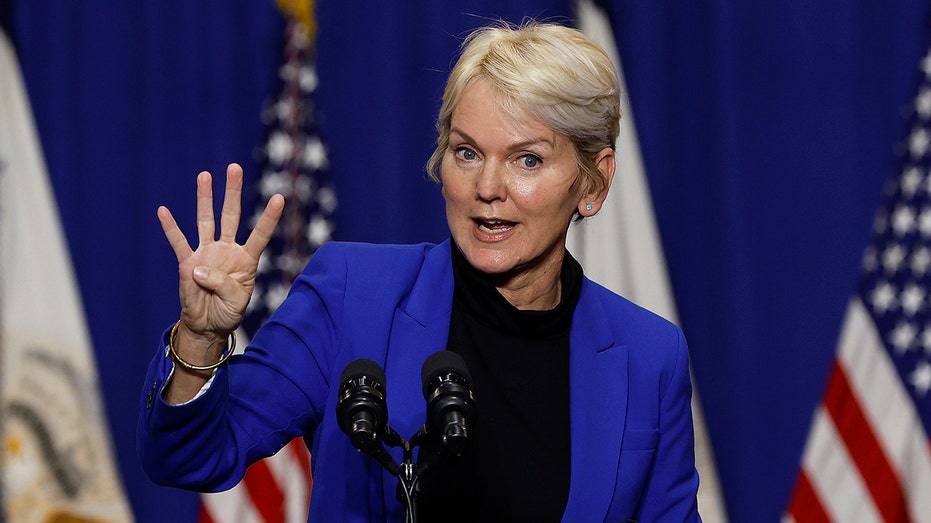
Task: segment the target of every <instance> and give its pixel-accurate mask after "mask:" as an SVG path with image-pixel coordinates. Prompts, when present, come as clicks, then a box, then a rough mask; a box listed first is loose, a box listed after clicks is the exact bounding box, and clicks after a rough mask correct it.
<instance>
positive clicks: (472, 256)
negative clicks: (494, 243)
mask: <svg viewBox="0 0 931 523" xmlns="http://www.w3.org/2000/svg"><path fill="white" fill-rule="evenodd" d="M462 254H463V255H465V258H466V260H468V261H469V264H470V265H472V266H473V267H475V268H476V269H478V270H480V271H482V272H484V273H486V274H503V273H506V272H509V271H510V270H512V269H513V268H514V266H515V265H516V264H515V263H514V261H513V260H512V259H511V257H510V256H508V255H507V254H506V253H502V252H499V251H495V250H490V249H481V248H468V247H467V248H466V249H465V250H463V251H462Z"/></svg>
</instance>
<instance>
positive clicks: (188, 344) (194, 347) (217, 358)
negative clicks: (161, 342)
mask: <svg viewBox="0 0 931 523" xmlns="http://www.w3.org/2000/svg"><path fill="white" fill-rule="evenodd" d="M227 338H228V339H229V343H227V341H226V340H227ZM168 349H169V350H168V352H169V354H170V356H171V359H173V360H174V361H175V363H177V364H178V365H179V366H180V367H182V368H183V369H185V370H188V371H192V372H194V373H197V374H200V373H202V372H210V371H213V369H215V368H217V367H219V366H220V365H222V364H223V363H224V362H226V360H227V359H229V357H230V356H231V355H232V354H233V351H235V350H236V333H235V332H231V333H229V335H228V336H223V337H219V336H215V335H210V334H207V335H203V334H196V333H194V332H192V331H191V330H190V329H188V328H186V327H185V326H184V322H182V321H178V322H177V323H176V324H175V326H174V327H172V329H171V332H170V333H169V335H168Z"/></svg>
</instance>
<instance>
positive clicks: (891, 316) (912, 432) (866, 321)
mask: <svg viewBox="0 0 931 523" xmlns="http://www.w3.org/2000/svg"><path fill="white" fill-rule="evenodd" d="M922 69H923V71H924V74H925V76H924V79H923V82H922V85H921V87H920V89H919V93H918V95H917V96H916V97H915V100H914V106H913V110H912V111H911V116H910V132H909V135H908V137H907V140H906V146H905V147H904V162H903V166H902V170H901V172H900V174H899V175H898V176H896V177H895V179H893V180H891V181H890V182H889V183H888V184H887V186H886V195H885V201H884V203H883V206H882V207H881V208H880V210H879V212H878V213H877V217H876V220H875V223H874V226H873V232H872V238H871V241H870V244H869V246H868V247H867V248H866V252H865V254H864V257H863V262H862V270H861V276H860V280H859V284H858V286H857V290H856V292H855V293H854V295H853V296H852V297H851V299H850V302H849V304H848V307H847V312H846V317H845V320H844V324H843V326H842V329H841V335H840V340H839V341H838V345H837V352H836V354H835V358H834V364H833V366H832V368H831V371H830V376H829V377H828V383H827V389H826V391H825V393H824V397H823V398H822V401H821V403H820V405H818V407H817V410H816V412H815V416H814V421H813V422H812V426H811V429H810V432H809V435H808V440H807V442H806V444H805V450H804V454H803V456H802V464H801V471H800V473H799V477H798V480H797V482H796V485H795V488H794V491H793V493H792V497H791V499H790V501H789V505H788V507H787V509H786V514H785V516H784V518H783V519H784V521H786V522H792V521H794V522H797V523H807V522H822V521H825V522H827V521H837V522H844V523H847V522H852V523H857V522H873V521H885V522H897V523H898V522H903V523H904V522H915V523H918V522H931V307H929V305H928V293H929V290H931V177H929V173H928V170H929V165H931V155H929V152H931V151H929V144H931V49H929V50H928V54H927V55H926V57H925V58H924V61H923V62H922Z"/></svg>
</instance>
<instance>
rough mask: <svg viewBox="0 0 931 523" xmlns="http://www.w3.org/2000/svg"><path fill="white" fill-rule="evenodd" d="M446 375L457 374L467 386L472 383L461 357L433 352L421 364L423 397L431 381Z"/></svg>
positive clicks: (446, 352) (446, 351) (450, 353)
mask: <svg viewBox="0 0 931 523" xmlns="http://www.w3.org/2000/svg"><path fill="white" fill-rule="evenodd" d="M448 373H453V374H458V375H459V376H460V377H462V378H464V379H465V380H466V383H467V384H471V383H472V376H470V375H469V370H468V367H466V363H465V360H464V359H462V356H460V355H459V354H457V353H455V352H452V351H448V350H442V351H439V352H434V353H433V354H431V355H430V357H429V358H427V360H426V361H424V362H423V368H421V370H420V379H421V380H422V382H423V386H424V395H426V394H427V387H428V384H429V383H430V382H431V381H433V380H434V379H436V378H437V377H439V376H441V375H443V374H448Z"/></svg>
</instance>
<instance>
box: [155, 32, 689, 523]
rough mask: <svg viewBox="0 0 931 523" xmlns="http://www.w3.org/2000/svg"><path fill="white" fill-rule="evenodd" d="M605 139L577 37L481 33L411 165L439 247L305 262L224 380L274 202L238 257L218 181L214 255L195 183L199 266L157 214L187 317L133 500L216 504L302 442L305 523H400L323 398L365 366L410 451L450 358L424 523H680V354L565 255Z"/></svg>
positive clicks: (335, 248) (608, 139) (597, 203)
mask: <svg viewBox="0 0 931 523" xmlns="http://www.w3.org/2000/svg"><path fill="white" fill-rule="evenodd" d="M619 118H620V110H619V93H618V82H617V78H616V76H615V73H614V68H613V65H612V64H611V62H610V60H609V59H608V57H607V56H606V55H605V53H604V52H603V51H602V50H601V49H599V48H598V47H597V46H595V45H594V44H592V43H591V42H590V41H589V40H587V39H586V38H585V37H584V36H583V35H581V33H579V32H578V31H575V30H573V29H569V28H565V27H562V26H558V25H549V24H535V23H530V24H525V25H524V26H522V27H519V28H515V27H508V26H496V27H489V28H484V29H480V30H478V31H476V32H475V33H473V34H472V35H471V36H470V37H469V38H468V39H467V40H466V42H465V45H464V48H463V51H462V54H461V56H460V58H459V60H458V62H457V63H456V66H455V67H454V69H453V71H452V73H451V74H450V78H449V80H448V82H447V87H446V91H445V93H444V96H443V105H442V107H441V109H440V114H439V117H438V121H437V128H438V131H439V138H438V140H437V148H436V151H435V152H434V154H433V156H432V158H431V159H430V161H429V163H428V170H429V172H430V173H431V175H433V176H434V178H435V179H438V181H439V182H440V184H441V187H442V194H443V197H444V198H445V200H446V211H447V212H446V215H447V221H448V224H449V229H450V232H451V240H448V241H446V242H444V243H441V244H439V245H433V244H420V245H411V246H396V245H394V246H388V245H382V246H377V245H363V244H341V243H331V244H328V245H326V246H324V247H323V248H321V249H320V250H319V251H318V252H317V253H316V254H315V255H314V257H313V259H312V260H311V262H310V263H309V264H308V266H307V268H306V269H305V270H304V272H303V274H302V275H301V276H300V277H299V278H298V279H297V280H296V281H295V283H294V286H293V287H292V291H291V294H290V296H289V297H288V299H287V300H286V301H285V302H284V303H283V304H282V305H281V307H280V308H279V309H278V311H277V312H276V313H275V314H274V315H273V316H272V318H271V319H270V320H269V321H268V322H267V324H266V325H265V326H264V327H263V328H262V329H260V331H259V332H258V333H257V334H256V336H255V339H254V340H252V342H251V344H250V346H249V347H248V348H247V349H246V352H245V354H243V355H242V356H236V357H233V358H231V359H230V360H229V362H228V363H225V362H224V363H222V364H219V365H218V363H219V362H221V361H223V360H224V359H225V356H224V355H225V354H227V353H228V352H230V351H229V350H227V338H228V337H229V336H232V332H233V331H234V329H235V328H236V326H237V325H238V324H239V322H240V321H241V319H242V315H243V311H244V310H245V307H246V305H247V303H248V300H249V297H250V295H251V291H252V285H253V282H254V277H255V270H256V266H257V260H258V257H259V255H260V254H261V252H262V250H263V249H264V247H265V245H266V244H267V242H268V238H269V237H270V235H271V233H272V231H273V229H274V227H275V224H276V223H277V221H278V218H279V217H280V215H281V211H282V208H283V205H284V202H283V199H282V198H281V197H280V196H276V197H274V198H272V199H271V200H270V201H269V204H268V207H267V208H266V210H265V212H264V214H263V216H262V218H261V219H260V220H259V222H258V223H257V225H256V227H255V229H254V230H253V232H252V234H251V235H250V237H249V239H248V240H247V241H246V243H245V244H244V245H242V246H240V245H237V244H236V243H235V235H236V230H237V227H238V222H239V218H240V208H239V199H240V192H241V186H242V172H241V170H240V169H239V167H238V166H235V165H232V166H231V167H230V168H229V169H228V171H227V186H226V194H225V198H224V203H223V210H222V214H221V219H220V237H219V241H215V240H214V234H215V231H214V228H215V226H214V218H213V210H212V203H211V202H212V193H211V178H210V175H209V174H207V173H201V175H200V176H199V177H198V185H197V187H198V189H197V195H198V204H197V217H198V219H197V221H198V235H199V237H200V243H199V245H198V247H197V249H196V250H194V251H192V250H191V248H190V247H189V245H188V242H187V240H186V239H185V236H184V234H183V233H182V232H181V231H180V230H179V229H178V227H177V225H176V223H175V221H174V219H173V218H172V216H171V213H170V212H169V211H168V210H167V209H165V208H160V209H159V213H158V214H159V219H160V221H161V223H162V227H163V229H164V231H165V235H166V237H167V238H168V240H169V243H170V244H171V246H172V248H173V249H174V251H175V253H176V255H177V257H178V262H179V274H180V296H181V306H182V312H181V319H180V320H179V321H178V323H177V324H176V325H175V326H174V327H173V328H172V329H170V330H169V331H168V332H166V334H165V336H164V337H163V340H162V345H161V347H160V348H159V351H158V353H157V355H156V357H155V359H154V360H153V362H152V364H151V365H150V368H149V373H148V376H147V387H146V391H145V392H146V398H145V400H146V401H145V405H144V409H143V412H142V416H141V419H140V428H139V447H140V455H141V457H142V461H143V464H144V467H145V469H146V471H147V472H148V474H149V475H150V477H151V478H152V479H153V480H154V481H156V482H158V483H162V484H169V485H174V486H179V487H184V488H191V489H197V490H222V489H226V488H229V487H232V486H233V485H235V484H236V483H237V482H238V481H239V480H240V478H241V477H242V475H243V474H244V471H245V469H246V467H247V466H248V465H249V464H250V463H252V462H254V461H256V460H258V459H260V458H262V457H265V456H268V455H270V454H272V453H274V452H276V451H277V450H278V449H280V448H281V447H282V446H283V445H285V444H286V443H287V442H288V441H290V440H291V439H293V438H294V437H304V438H305V441H306V442H307V444H308V446H309V447H310V448H311V453H312V456H313V460H314V464H313V474H314V488H313V492H312V500H311V509H310V520H311V521H386V520H390V521H399V520H400V519H401V517H402V514H403V511H404V509H403V508H402V505H401V504H400V502H399V501H398V500H397V492H396V487H397V479H396V478H394V477H392V475H391V474H389V473H388V472H387V471H385V470H383V469H382V468H381V467H380V466H379V465H378V464H377V463H376V462H375V461H374V460H372V459H370V458H368V457H367V456H365V455H363V454H360V453H359V452H356V451H355V449H354V448H353V446H352V444H351V443H350V441H349V438H348V437H347V436H346V435H345V434H343V433H342V431H341V430H340V429H339V427H338V423H337V420H336V405H337V401H338V393H339V388H340V382H341V376H340V375H341V373H342V371H343V369H344V368H345V367H346V366H347V365H348V364H349V363H350V362H352V361H354V360H356V359H359V358H367V359H371V360H374V361H375V362H377V363H378V364H379V365H381V366H382V367H383V368H384V369H385V374H386V378H387V379H386V381H387V384H388V385H387V405H388V411H389V412H390V418H389V423H390V426H391V427H392V428H393V429H394V430H395V431H396V432H397V433H399V434H401V435H402V436H410V435H412V434H414V433H415V431H416V430H417V429H418V428H419V427H420V426H422V425H423V423H424V417H425V414H424V410H425V404H424V399H423V394H422V390H421V380H420V375H419V373H420V368H421V364H422V363H423V361H424V360H425V359H426V358H427V357H428V356H429V355H430V354H432V353H434V352H436V351H439V350H443V349H447V350H450V351H453V352H456V353H458V354H460V355H461V356H462V357H463V359H464V361H465V362H466V364H467V365H468V368H469V370H470V371H471V375H472V383H471V389H472V392H473V393H474V398H475V416H474V420H472V421H471V422H470V427H469V430H470V436H469V445H468V447H467V449H466V451H465V454H464V455H462V456H461V457H458V458H448V459H446V460H443V461H441V462H439V463H437V464H436V465H435V466H434V467H433V468H432V469H431V470H430V471H428V473H426V474H424V477H423V478H422V482H421V484H420V485H419V486H420V489H419V493H418V496H417V499H418V504H419V507H418V515H419V518H420V521H566V522H588V521H612V522H614V521H624V520H637V521H677V522H679V521H697V520H699V517H698V512H697V507H696V499H695V496H696V492H697V488H698V475H697V472H696V470H695V467H694V451H693V435H692V424H691V413H690V405H689V400H690V393H691V391H690V381H689V372H688V356H687V348H686V344H685V340H684V339H683V337H682V334H681V332H680V331H679V329H678V328H676V327H675V326H673V325H672V324H670V323H668V322H666V321H665V320H663V319H661V318H659V317H657V316H655V315H653V314H651V313H649V312H647V311H645V310H643V309H641V308H639V307H637V306H635V305H633V304H632V303H630V302H629V301H627V300H625V299H624V298H622V297H620V296H617V295H615V294H613V293H611V292H610V291H608V290H606V289H604V288H602V287H600V286H598V285H597V284H595V283H593V282H592V281H590V280H588V279H586V278H585V277H584V276H583V274H582V269H581V267H580V266H579V264H578V263H577V262H576V261H575V260H574V259H572V257H571V256H570V255H569V254H568V252H567V251H566V248H565V240H566V233H567V230H568V227H569V225H570V222H571V221H572V220H573V219H582V218H586V217H590V216H593V215H595V214H596V213H597V212H598V211H599V210H600V208H601V205H602V204H603V203H604V200H605V197H606V196H607V192H608V187H609V186H610V183H611V180H612V177H613V174H614V169H615V152H614V142H615V139H616V137H617V133H618V120H619ZM399 458H400V453H399V452H398V453H395V459H396V460H398V459H399Z"/></svg>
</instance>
